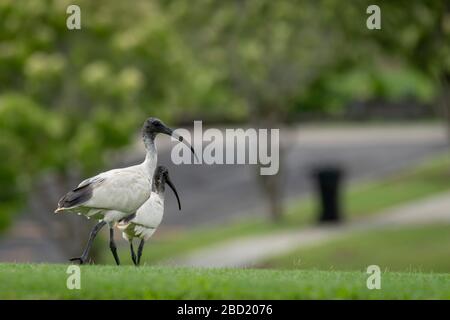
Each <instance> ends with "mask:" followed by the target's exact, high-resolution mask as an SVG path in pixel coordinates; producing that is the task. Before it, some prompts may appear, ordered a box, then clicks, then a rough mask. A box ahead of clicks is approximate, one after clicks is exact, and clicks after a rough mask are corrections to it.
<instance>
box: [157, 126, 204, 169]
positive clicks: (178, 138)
mask: <svg viewBox="0 0 450 320" xmlns="http://www.w3.org/2000/svg"><path fill="white" fill-rule="evenodd" d="M162 133H164V134H167V135H169V136H171V137H174V138H175V139H177V140H178V141H180V142H181V143H183V144H184V145H186V146H187V147H188V148H189V149H190V150H191V152H192V154H193V155H194V157H195V160H197V162H200V161H198V158H197V155H196V154H195V152H194V148H193V147H192V146H191V145H190V144H189V142H187V141H186V140H184V138H183V137H182V136H180V135H179V134H176V133H175V132H174V131H173V130H172V129H170V128H169V127H165V128H164V131H163V132H162Z"/></svg>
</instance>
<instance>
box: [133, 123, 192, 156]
mask: <svg viewBox="0 0 450 320" xmlns="http://www.w3.org/2000/svg"><path fill="white" fill-rule="evenodd" d="M158 133H162V134H167V135H168V136H171V137H174V138H175V139H177V140H178V141H180V142H182V143H184V144H185V145H186V146H188V147H189V149H190V150H191V152H192V153H193V154H194V156H195V158H196V159H197V161H198V158H197V155H196V154H195V152H194V148H192V146H191V145H190V144H189V143H188V142H186V140H184V138H183V137H182V136H180V135H179V134H177V133H175V132H174V130H173V129H171V128H169V127H168V126H166V125H165V124H164V123H163V122H162V121H161V120H159V119H158V118H153V117H150V118H148V119H147V120H145V122H144V126H143V127H142V135H143V136H144V140H145V139H146V138H150V139H151V140H153V139H155V137H156V135H157V134H158Z"/></svg>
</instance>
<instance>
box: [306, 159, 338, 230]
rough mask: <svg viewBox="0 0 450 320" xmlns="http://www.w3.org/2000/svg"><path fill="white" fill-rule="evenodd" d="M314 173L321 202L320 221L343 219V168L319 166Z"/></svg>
mask: <svg viewBox="0 0 450 320" xmlns="http://www.w3.org/2000/svg"><path fill="white" fill-rule="evenodd" d="M313 175H314V180H315V183H316V188H317V197H318V199H319V202H320V209H319V210H320V211H319V222H339V221H341V220H342V214H341V202H340V185H341V180H342V177H343V170H342V169H341V168H339V167H334V166H327V167H319V168H316V169H315V170H314V174H313Z"/></svg>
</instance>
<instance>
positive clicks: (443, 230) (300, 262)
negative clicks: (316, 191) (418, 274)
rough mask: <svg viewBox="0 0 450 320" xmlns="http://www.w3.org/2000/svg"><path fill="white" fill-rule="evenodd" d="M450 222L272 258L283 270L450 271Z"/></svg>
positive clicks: (394, 230)
mask: <svg viewBox="0 0 450 320" xmlns="http://www.w3.org/2000/svg"><path fill="white" fill-rule="evenodd" d="M449 248H450V224H447V225H445V224H444V225H427V226H414V227H398V228H397V227H396V228H392V229H386V230H376V231H370V232H364V233H356V234H353V235H350V236H346V237H344V238H338V239H333V240H330V241H328V242H326V243H324V244H319V245H315V246H311V247H308V248H303V249H298V250H295V251H293V252H291V253H288V254H285V255H282V256H280V257H276V258H272V259H269V260H268V261H267V262H265V263H263V264H262V266H264V267H273V268H281V269H311V268H318V269H323V270H330V269H332V270H333V269H336V270H364V269H365V268H367V266H369V265H372V264H376V265H378V266H380V268H381V269H383V270H389V271H410V270H413V271H426V272H447V273H450V255H449Z"/></svg>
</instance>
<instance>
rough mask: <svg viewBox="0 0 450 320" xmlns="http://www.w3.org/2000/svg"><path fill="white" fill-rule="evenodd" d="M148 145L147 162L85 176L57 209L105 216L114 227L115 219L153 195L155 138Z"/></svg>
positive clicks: (126, 213)
mask: <svg viewBox="0 0 450 320" xmlns="http://www.w3.org/2000/svg"><path fill="white" fill-rule="evenodd" d="M146 147H147V155H146V157H145V160H144V162H142V163H141V164H138V165H135V166H131V167H126V168H121V169H113V170H110V171H106V172H102V173H100V174H98V175H96V176H94V177H92V178H89V179H86V180H84V181H83V182H81V183H80V184H79V185H78V187H77V188H76V189H74V190H73V191H72V194H71V198H69V199H68V200H66V201H65V202H64V203H63V204H60V205H59V207H58V209H56V211H55V212H65V211H66V212H75V213H78V214H82V215H85V216H86V217H88V218H94V219H98V220H103V221H105V222H107V223H108V224H109V225H110V226H111V227H112V226H113V224H114V223H115V222H117V221H119V220H121V219H123V218H125V217H127V216H129V215H131V214H134V213H135V212H136V211H137V210H138V209H139V208H140V207H141V206H142V205H143V204H144V203H145V202H146V201H147V199H148V198H149V197H150V194H151V189H152V188H151V187H152V179H153V173H154V171H155V168H156V164H157V152H156V147H155V144H154V141H150V142H148V143H146ZM68 195H69V194H68ZM66 197H67V196H66ZM72 198H73V199H72ZM63 199H64V198H63ZM63 199H62V200H63ZM70 201H72V202H73V203H74V205H71V203H72V202H70Z"/></svg>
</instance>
